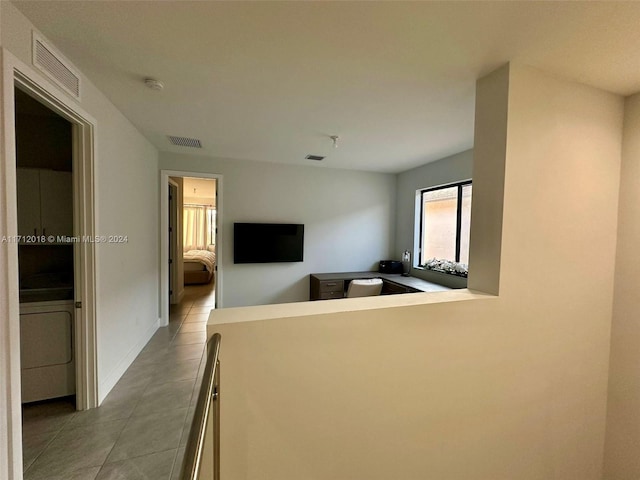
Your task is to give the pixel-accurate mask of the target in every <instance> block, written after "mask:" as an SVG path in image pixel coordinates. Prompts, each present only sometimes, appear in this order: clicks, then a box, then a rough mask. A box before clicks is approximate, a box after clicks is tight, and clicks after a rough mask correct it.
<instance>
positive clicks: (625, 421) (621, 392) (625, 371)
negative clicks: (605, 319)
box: [603, 94, 640, 480]
mask: <svg viewBox="0 0 640 480" xmlns="http://www.w3.org/2000/svg"><path fill="white" fill-rule="evenodd" d="M638 132H640V94H636V95H634V96H632V97H629V98H627V99H626V102H625V117H624V134H623V139H622V171H621V174H620V208H619V216H618V248H617V252H616V273H615V291H614V303H613V320H612V326H611V356H610V362H609V400H608V404H607V436H606V443H605V461H604V477H603V478H604V479H605V480H636V479H638V478H640V370H639V367H638V366H639V365H640V317H639V315H638V312H640V295H638V289H639V288H640V256H639V255H638V245H640V133H638Z"/></svg>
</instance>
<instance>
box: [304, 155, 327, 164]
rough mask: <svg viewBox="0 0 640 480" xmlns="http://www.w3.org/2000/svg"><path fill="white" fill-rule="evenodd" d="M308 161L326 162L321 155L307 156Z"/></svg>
mask: <svg viewBox="0 0 640 480" xmlns="http://www.w3.org/2000/svg"><path fill="white" fill-rule="evenodd" d="M304 158H306V159H307V160H316V161H318V162H319V161H320V160H324V157H321V156H320V155H307V156H306V157H304Z"/></svg>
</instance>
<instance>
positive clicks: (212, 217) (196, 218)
mask: <svg viewBox="0 0 640 480" xmlns="http://www.w3.org/2000/svg"><path fill="white" fill-rule="evenodd" d="M215 243H216V209H215V208H213V207H210V206H208V205H196V204H185V205H184V209H183V246H184V251H185V252H188V251H189V250H206V249H207V247H208V246H209V245H214V244H215Z"/></svg>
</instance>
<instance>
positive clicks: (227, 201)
mask: <svg viewBox="0 0 640 480" xmlns="http://www.w3.org/2000/svg"><path fill="white" fill-rule="evenodd" d="M160 168H161V169H163V170H178V171H189V172H196V173H195V175H194V176H197V173H216V174H220V175H222V176H223V181H222V185H223V190H222V195H224V198H223V202H224V203H223V210H222V217H223V218H221V219H220V221H221V222H222V238H221V242H222V248H221V251H218V252H217V254H218V262H220V263H219V266H220V267H221V268H222V269H223V276H222V278H223V283H224V285H223V289H222V290H223V299H222V300H223V305H224V307H235V306H247V305H260V304H271V303H286V302H301V301H305V300H308V299H309V274H310V273H314V272H344V271H367V270H372V269H376V268H377V263H378V262H379V261H380V260H381V259H384V258H388V256H389V255H391V253H392V252H393V230H394V226H395V223H394V222H395V211H396V208H395V195H396V192H395V175H391V174H382V173H370V172H356V171H350V170H337V169H329V168H322V167H313V166H297V165H283V164H275V163H267V162H255V161H241V160H229V159H221V158H211V157H204V156H195V155H179V154H173V153H161V155H160ZM234 222H263V223H279V222H282V223H302V224H304V261H303V262H295V263H266V264H243V265H235V264H234V263H233V224H234Z"/></svg>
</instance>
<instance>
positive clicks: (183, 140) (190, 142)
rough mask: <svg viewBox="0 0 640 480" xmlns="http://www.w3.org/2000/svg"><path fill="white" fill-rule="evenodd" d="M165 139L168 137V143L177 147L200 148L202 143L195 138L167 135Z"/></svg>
mask: <svg viewBox="0 0 640 480" xmlns="http://www.w3.org/2000/svg"><path fill="white" fill-rule="evenodd" d="M167 137H169V141H170V142H171V144H172V145H177V146H179V147H191V148H202V143H201V142H200V140H198V139H197V138H187V137H174V136H172V135H167Z"/></svg>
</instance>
